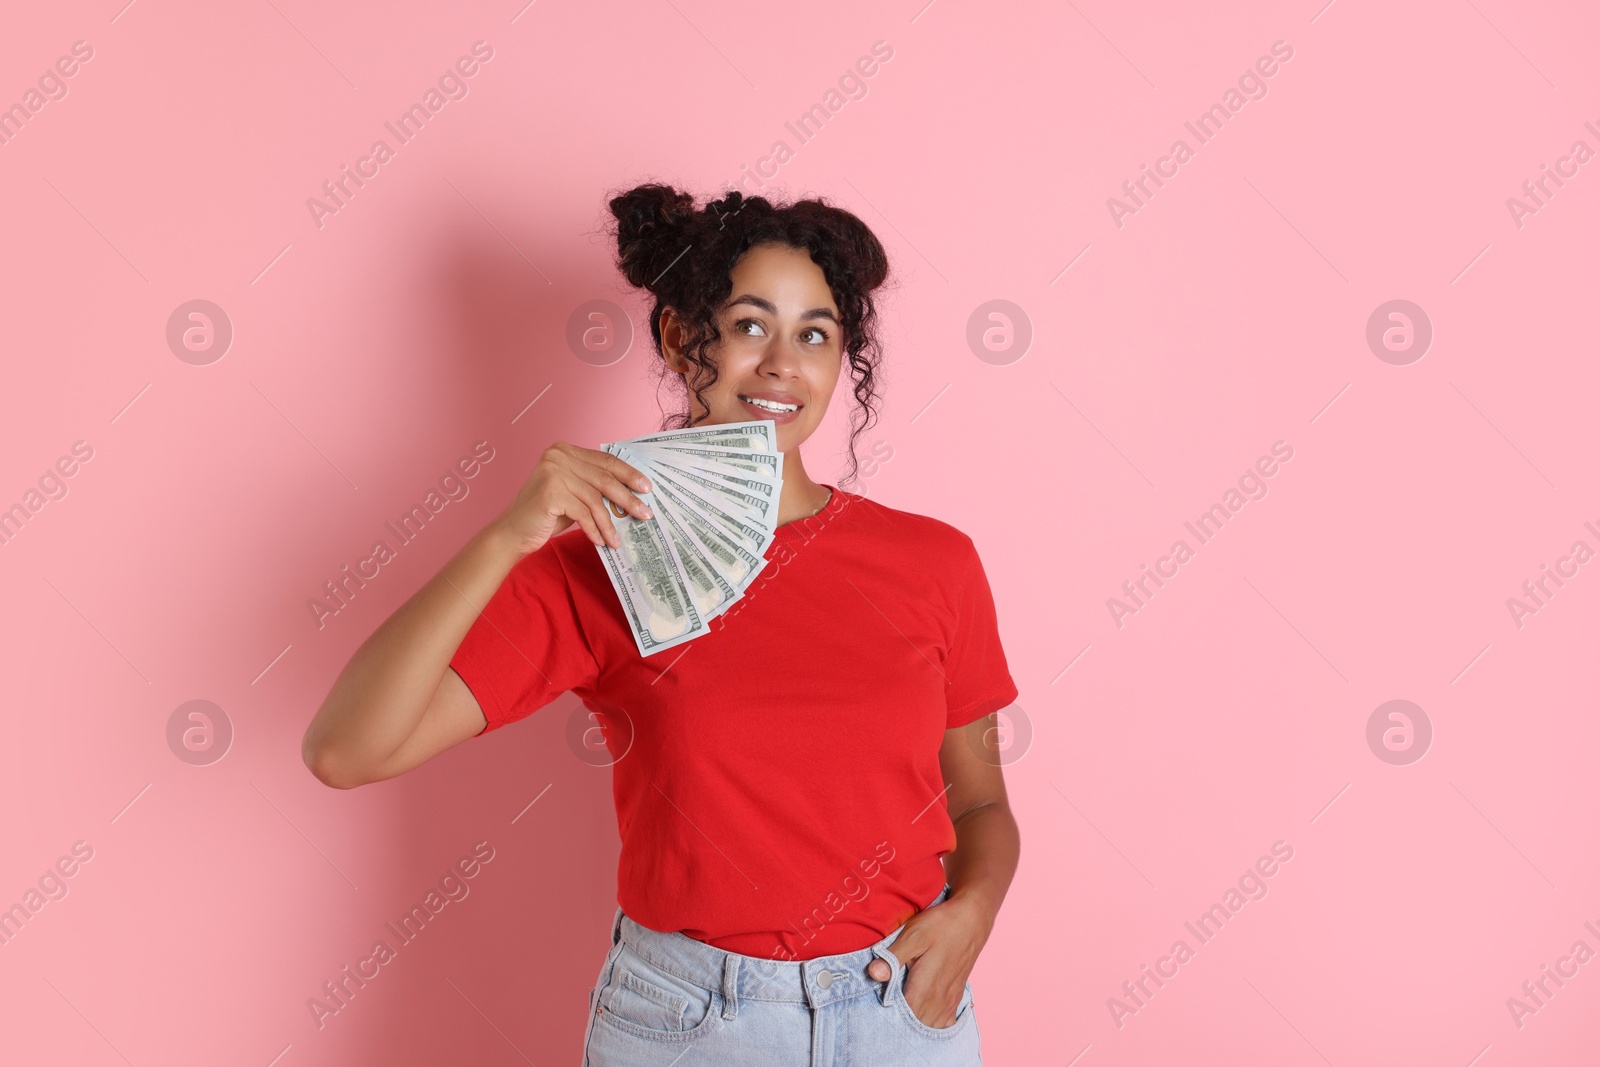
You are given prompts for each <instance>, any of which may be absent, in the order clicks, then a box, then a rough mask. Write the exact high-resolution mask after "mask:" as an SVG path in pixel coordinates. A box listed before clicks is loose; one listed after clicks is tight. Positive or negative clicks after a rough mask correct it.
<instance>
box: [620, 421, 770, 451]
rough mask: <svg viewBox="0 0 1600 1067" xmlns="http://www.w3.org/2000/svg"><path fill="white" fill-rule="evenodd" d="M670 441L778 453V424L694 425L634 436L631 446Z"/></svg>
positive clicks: (732, 423)
mask: <svg viewBox="0 0 1600 1067" xmlns="http://www.w3.org/2000/svg"><path fill="white" fill-rule="evenodd" d="M657 441H671V442H673V443H674V444H708V445H721V446H723V447H725V448H742V449H747V450H754V451H758V452H776V451H777V450H778V424H777V423H776V422H773V421H772V420H771V419H752V420H750V421H749V422H718V423H714V424H712V425H710V426H694V427H690V428H689V429H686V430H663V431H661V432H660V433H647V434H645V435H644V436H642V437H635V438H633V439H632V440H630V441H629V442H628V443H629V444H635V443H637V444H645V443H654V442H657Z"/></svg>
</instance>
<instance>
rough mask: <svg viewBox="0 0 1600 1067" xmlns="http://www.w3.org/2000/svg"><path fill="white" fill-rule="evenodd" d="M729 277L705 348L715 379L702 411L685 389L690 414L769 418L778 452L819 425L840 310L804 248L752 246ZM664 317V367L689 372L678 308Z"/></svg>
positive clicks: (835, 356) (835, 377)
mask: <svg viewBox="0 0 1600 1067" xmlns="http://www.w3.org/2000/svg"><path fill="white" fill-rule="evenodd" d="M731 277H732V281H733V288H732V290H731V291H730V293H729V297H728V302H727V303H725V304H724V305H723V306H722V307H721V308H720V309H719V310H718V312H717V316H716V323H717V327H718V330H719V334H720V337H721V340H720V342H717V343H716V344H714V345H713V347H712V348H711V350H710V352H709V353H708V354H709V355H710V356H711V358H713V359H715V360H716V361H717V370H718V376H717V381H716V383H715V384H714V385H713V386H712V387H711V388H710V389H708V390H706V395H705V401H706V406H705V407H704V408H701V407H700V406H699V405H697V404H695V401H694V394H693V393H692V392H691V393H690V404H691V405H693V408H694V410H693V411H692V414H693V415H699V414H700V413H701V412H702V411H709V412H710V414H709V416H708V417H707V418H705V419H703V420H700V421H698V422H696V423H695V425H705V424H706V423H719V422H747V421H749V420H751V419H771V420H772V421H774V422H776V423H777V424H778V450H779V451H781V452H789V451H792V450H793V449H795V448H796V447H798V446H799V444H800V443H801V442H802V441H804V440H805V439H806V438H808V437H810V436H811V433H812V431H814V430H815V429H816V428H817V427H818V426H819V425H820V424H821V422H822V416H823V415H824V414H825V413H826V412H827V410H828V401H829V399H830V398H831V397H832V396H833V389H834V386H835V385H837V384H838V381H839V367H840V363H841V356H842V353H843V351H844V348H843V342H842V339H841V337H840V329H839V309H838V308H837V307H836V306H835V305H834V302H833V294H832V293H831V292H830V291H829V289H828V283H827V281H826V280H825V279H824V278H823V276H822V268H821V267H819V266H817V265H816V264H815V263H813V262H812V261H811V256H810V255H809V254H808V253H807V252H806V251H805V250H804V249H797V248H790V247H788V246H785V245H772V244H763V245H756V246H754V247H752V248H751V249H750V250H749V251H747V252H746V253H745V254H744V255H743V256H741V257H740V259H739V262H738V263H737V264H735V265H734V268H733V273H732V275H731ZM661 320H662V322H661V327H662V328H661V337H662V346H663V348H664V349H665V350H666V356H667V363H668V365H669V366H671V367H672V369H673V370H675V371H677V372H678V373H680V374H681V373H684V372H685V371H686V370H692V369H693V365H692V364H690V363H689V362H688V361H687V360H685V359H684V358H683V356H682V354H681V351H680V346H681V338H682V330H681V328H680V327H679V322H678V319H677V314H676V310H675V309H673V308H664V309H663V310H662V314H661ZM763 404H766V405H768V406H763Z"/></svg>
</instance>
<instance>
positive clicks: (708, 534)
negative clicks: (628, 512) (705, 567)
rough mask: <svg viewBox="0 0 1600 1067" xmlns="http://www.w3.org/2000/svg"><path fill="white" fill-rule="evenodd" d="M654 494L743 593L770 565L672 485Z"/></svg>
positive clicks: (727, 578)
mask: <svg viewBox="0 0 1600 1067" xmlns="http://www.w3.org/2000/svg"><path fill="white" fill-rule="evenodd" d="M655 497H656V500H657V501H659V503H660V506H661V508H662V509H663V510H670V511H671V512H672V513H673V516H674V518H676V519H677V521H678V523H679V525H680V526H681V527H682V528H683V529H684V531H685V532H687V533H688V534H689V536H690V537H691V538H692V539H693V540H694V542H695V544H696V545H697V546H698V547H699V548H700V549H701V551H702V552H703V553H704V554H705V557H706V559H707V560H708V561H710V563H711V565H712V566H714V567H715V568H716V569H717V572H718V573H719V574H721V575H722V577H723V578H724V579H725V580H726V581H728V582H729V583H730V584H732V585H733V587H734V589H735V590H737V591H738V592H740V593H743V592H744V590H745V587H747V586H748V585H749V584H750V583H751V582H753V581H755V579H756V575H758V574H759V573H760V572H761V569H762V568H763V567H765V566H766V565H767V561H766V558H765V557H764V556H763V555H761V553H760V552H752V551H750V550H749V549H748V548H746V547H745V546H744V545H742V544H739V543H738V542H737V541H735V540H733V539H732V538H730V537H729V536H728V535H727V534H725V533H723V532H722V530H721V529H720V528H719V527H718V525H717V523H716V520H714V519H712V518H710V517H708V516H707V515H705V514H704V513H703V512H701V511H699V510H697V509H695V508H693V507H691V506H690V505H689V504H688V503H687V502H686V501H684V500H682V499H680V498H679V497H678V496H677V495H676V494H675V493H674V492H673V490H672V488H671V487H670V486H667V485H663V486H662V487H661V490H660V491H659V492H657V493H656V494H655ZM724 606H726V605H724ZM719 614H720V612H719Z"/></svg>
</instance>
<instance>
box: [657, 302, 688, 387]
mask: <svg viewBox="0 0 1600 1067" xmlns="http://www.w3.org/2000/svg"><path fill="white" fill-rule="evenodd" d="M660 322H661V356H662V358H663V359H664V360H666V363H667V367H668V368H669V369H671V370H673V371H675V372H677V373H678V374H682V373H683V372H684V371H685V370H687V369H688V361H687V360H685V359H684V358H683V324H682V323H681V322H680V321H679V319H678V312H677V309H676V308H673V307H664V308H662V309H661V320H660Z"/></svg>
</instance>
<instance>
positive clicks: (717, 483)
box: [654, 463, 778, 551]
mask: <svg viewBox="0 0 1600 1067" xmlns="http://www.w3.org/2000/svg"><path fill="white" fill-rule="evenodd" d="M654 469H655V471H656V473H657V474H658V475H659V476H660V477H662V478H664V479H666V480H667V481H669V482H671V483H672V485H673V488H675V489H679V490H681V491H682V492H680V494H679V495H680V496H681V495H685V494H687V495H688V498H689V500H690V501H691V502H693V503H697V504H699V505H700V506H701V508H702V509H704V510H705V511H706V512H707V513H709V514H710V515H711V516H712V517H713V518H716V519H718V520H719V521H721V522H724V523H728V522H732V523H735V526H734V528H733V529H732V530H730V531H729V532H731V533H734V534H736V535H748V536H750V537H752V538H754V542H753V543H759V544H760V545H761V549H758V550H757V551H761V550H763V549H765V548H766V542H765V541H764V540H763V537H764V536H766V535H770V533H771V532H772V529H773V528H774V527H775V526H777V525H778V519H777V515H778V499H777V497H776V496H771V497H767V496H762V495H761V494H759V493H751V492H746V491H745V490H743V489H740V488H739V487H738V486H736V485H734V484H732V483H731V482H729V481H727V480H726V479H722V478H718V477H717V476H715V475H707V474H702V473H700V472H699V471H694V470H689V469H687V468H684V467H678V466H675V465H673V464H668V463H657V464H655V465H654Z"/></svg>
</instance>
